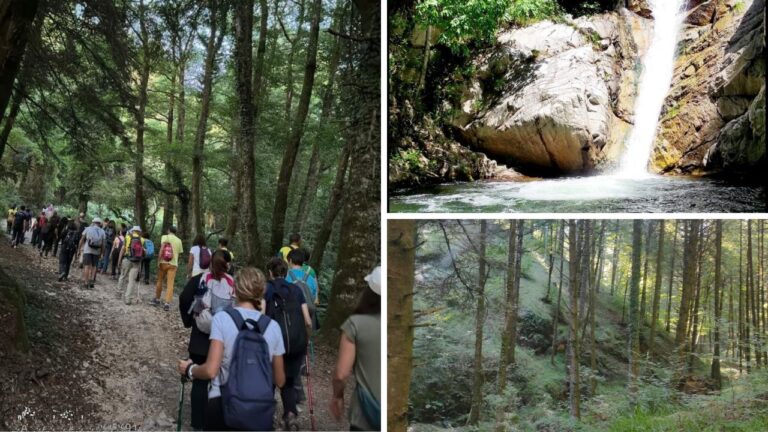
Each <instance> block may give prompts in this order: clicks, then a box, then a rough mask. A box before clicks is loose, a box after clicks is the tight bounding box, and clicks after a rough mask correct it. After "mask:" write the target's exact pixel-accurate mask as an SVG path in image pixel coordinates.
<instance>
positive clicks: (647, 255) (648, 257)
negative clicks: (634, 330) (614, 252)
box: [638, 221, 653, 329]
mask: <svg viewBox="0 0 768 432" xmlns="http://www.w3.org/2000/svg"><path fill="white" fill-rule="evenodd" d="M647 225H648V233H647V236H646V238H645V260H644V264H643V289H642V291H641V292H640V325H642V324H643V323H644V322H645V312H646V307H645V306H646V304H647V302H646V299H647V292H648V289H647V288H648V264H649V263H650V261H651V237H653V222H652V221H648V223H647ZM638 329H639V327H638Z"/></svg>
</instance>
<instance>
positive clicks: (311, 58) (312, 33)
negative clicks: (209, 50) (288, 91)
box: [271, 0, 323, 251]
mask: <svg viewBox="0 0 768 432" xmlns="http://www.w3.org/2000/svg"><path fill="white" fill-rule="evenodd" d="M322 9H323V8H322V1H321V0H314V1H313V3H312V24H311V25H310V30H309V42H308V43H307V61H306V64H305V66H304V83H303V84H302V87H301V96H299V106H298V108H297V111H296V118H294V120H293V125H292V126H291V133H290V136H289V137H288V142H287V143H286V146H285V152H284V153H283V162H282V164H281V165H280V174H279V176H278V179H277V190H276V191H275V207H274V211H273V213H272V241H271V247H272V250H275V251H276V250H278V249H280V246H281V245H282V243H283V235H284V234H285V213H286V211H287V210H288V195H289V190H290V185H291V177H292V175H293V167H294V165H295V164H296V155H297V154H298V152H299V145H300V144H301V137H302V135H303V134H304V124H305V122H306V119H307V114H308V113H309V103H310V102H311V99H312V90H313V87H314V85H315V71H316V70H317V40H318V35H319V33H320V17H321V15H322Z"/></svg>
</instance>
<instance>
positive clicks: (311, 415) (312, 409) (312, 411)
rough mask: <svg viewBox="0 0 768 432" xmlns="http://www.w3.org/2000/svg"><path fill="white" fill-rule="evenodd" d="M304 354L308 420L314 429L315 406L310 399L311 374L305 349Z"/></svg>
mask: <svg viewBox="0 0 768 432" xmlns="http://www.w3.org/2000/svg"><path fill="white" fill-rule="evenodd" d="M306 356H307V359H306V360H307V396H308V401H309V420H310V423H311V424H312V430H313V431H314V430H317V429H315V407H314V405H313V401H312V374H311V373H310V368H309V351H307V354H306Z"/></svg>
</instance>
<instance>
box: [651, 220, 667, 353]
mask: <svg viewBox="0 0 768 432" xmlns="http://www.w3.org/2000/svg"><path fill="white" fill-rule="evenodd" d="M664 234H665V232H664V220H663V219H662V220H660V221H659V243H658V248H657V250H656V280H655V281H654V288H653V304H652V306H651V330H650V332H649V334H648V352H649V353H650V354H651V355H653V348H654V344H655V343H656V326H657V324H658V322H657V321H658V320H659V303H660V302H661V299H660V297H661V282H662V276H661V274H662V273H661V270H662V264H663V263H664Z"/></svg>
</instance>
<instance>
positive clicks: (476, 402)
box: [467, 219, 488, 425]
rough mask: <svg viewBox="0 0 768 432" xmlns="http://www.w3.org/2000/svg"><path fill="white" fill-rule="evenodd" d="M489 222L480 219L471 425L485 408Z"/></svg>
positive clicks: (478, 419)
mask: <svg viewBox="0 0 768 432" xmlns="http://www.w3.org/2000/svg"><path fill="white" fill-rule="evenodd" d="M487 224H488V222H487V220H486V219H480V239H479V241H478V263H477V290H475V297H476V301H477V306H476V307H475V358H474V362H473V373H472V405H471V408H470V410H469V416H468V418H467V424H469V425H476V424H477V423H478V422H479V421H480V411H481V410H482V408H483V327H484V326H485V281H486V275H487V268H486V265H487V264H486V261H485V260H486V257H485V248H486V241H487V239H486V236H487V232H488V226H487Z"/></svg>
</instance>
